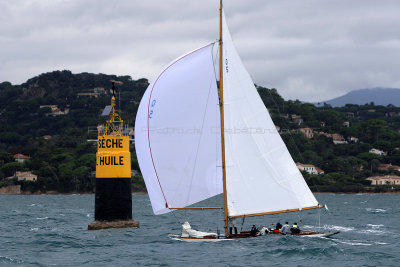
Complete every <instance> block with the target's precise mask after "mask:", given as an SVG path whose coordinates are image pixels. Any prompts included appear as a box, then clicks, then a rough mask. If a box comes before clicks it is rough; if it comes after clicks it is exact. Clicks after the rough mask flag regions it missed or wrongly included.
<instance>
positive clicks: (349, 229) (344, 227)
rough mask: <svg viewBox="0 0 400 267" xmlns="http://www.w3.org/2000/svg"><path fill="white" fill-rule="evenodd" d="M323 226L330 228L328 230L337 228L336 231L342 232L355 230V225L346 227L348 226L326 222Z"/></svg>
mask: <svg viewBox="0 0 400 267" xmlns="http://www.w3.org/2000/svg"><path fill="white" fill-rule="evenodd" d="M321 228H324V229H328V230H336V231H340V232H349V231H354V227H351V226H348V227H346V226H339V225H327V224H325V225H324V226H323V227H321Z"/></svg>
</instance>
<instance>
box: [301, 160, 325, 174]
mask: <svg viewBox="0 0 400 267" xmlns="http://www.w3.org/2000/svg"><path fill="white" fill-rule="evenodd" d="M296 166H297V168H298V169H299V170H300V171H306V172H308V173H309V174H318V175H319V174H324V173H325V172H324V171H323V170H321V169H320V168H318V167H315V166H314V165H312V164H302V163H296Z"/></svg>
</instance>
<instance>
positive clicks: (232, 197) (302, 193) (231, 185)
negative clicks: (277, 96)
mask: <svg viewBox="0 0 400 267" xmlns="http://www.w3.org/2000/svg"><path fill="white" fill-rule="evenodd" d="M222 27H223V48H224V49H223V64H224V66H223V79H224V110H225V113H224V120H225V147H226V151H225V155H226V170H227V171H226V176H227V178H226V179H227V200H228V215H229V216H243V215H249V216H251V215H252V214H253V215H255V214H263V213H267V212H273V211H283V210H288V209H302V208H306V207H311V206H316V205H317V204H318V203H317V201H316V199H315V197H314V196H313V194H312V193H311V191H310V189H309V188H308V186H307V184H306V182H305V181H304V178H303V177H302V175H301V173H300V171H299V170H298V169H297V167H296V165H295V163H294V162H293V160H292V158H291V156H290V154H289V152H288V150H287V148H286V146H285V144H284V143H283V141H282V139H281V137H280V135H279V133H278V132H277V130H276V128H275V126H274V123H273V122H272V120H271V117H270V115H269V113H268V111H267V109H266V108H265V106H264V104H263V102H262V100H261V98H260V96H259V95H258V92H257V90H256V88H255V87H254V83H253V81H252V80H251V78H250V75H249V74H248V73H247V71H246V69H245V68H244V66H243V63H242V61H241V60H240V58H239V55H238V54H237V52H236V49H235V47H234V46H233V43H232V39H231V36H230V34H229V30H228V27H227V24H226V21H225V16H224V17H223V25H222Z"/></svg>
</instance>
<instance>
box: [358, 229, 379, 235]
mask: <svg viewBox="0 0 400 267" xmlns="http://www.w3.org/2000/svg"><path fill="white" fill-rule="evenodd" d="M359 232H360V233H363V234H376V235H382V234H384V233H386V232H385V231H382V230H376V229H367V230H360V231H359Z"/></svg>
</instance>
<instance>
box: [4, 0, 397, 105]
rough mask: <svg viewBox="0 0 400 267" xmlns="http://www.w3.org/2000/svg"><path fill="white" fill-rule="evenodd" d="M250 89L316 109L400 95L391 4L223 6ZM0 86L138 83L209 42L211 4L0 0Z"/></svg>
mask: <svg viewBox="0 0 400 267" xmlns="http://www.w3.org/2000/svg"><path fill="white" fill-rule="evenodd" d="M224 5H225V13H226V16H227V21H228V24H229V27H230V31H231V34H232V36H233V39H234V41H235V44H236V47H237V49H238V52H239V54H240V55H241V57H242V59H243V62H244V64H245V65H246V67H247V68H248V71H249V73H250V75H251V76H252V77H253V79H254V81H255V83H257V84H259V85H262V86H266V87H275V88H277V89H278V90H279V92H280V93H281V94H282V95H283V96H284V97H285V98H290V99H296V98H298V99H301V100H308V101H322V100H326V99H329V98H332V97H335V96H338V95H341V94H344V93H346V92H348V91H350V90H352V89H358V88H365V87H377V86H383V87H400V78H399V77H400V75H399V69H400V68H399V64H400V63H399V62H400V53H399V51H400V33H399V31H398V29H399V28H400V20H399V19H398V14H399V13H400V5H399V4H398V2H397V1H386V0H383V1H372V0H354V1H344V0H337V1H333V0H331V1H330V0H328V1H318V0H301V1H290V0H281V1H265V0H250V1H241V0H230V1H225V4H224ZM0 8H1V10H3V13H2V16H1V17H0V46H1V49H0V62H1V64H0V81H5V80H8V81H11V82H13V83H21V82H24V81H25V80H26V79H28V78H30V77H32V76H34V75H37V74H39V73H41V72H47V71H52V70H55V69H70V70H72V71H73V72H82V71H87V72H95V73H96V72H103V73H115V74H124V75H131V76H132V77H133V78H141V77H146V78H149V79H150V80H151V79H153V78H154V77H155V75H156V74H157V73H158V72H159V71H160V70H161V69H162V68H163V66H164V65H165V64H167V63H169V62H170V61H171V60H173V59H174V58H176V57H178V56H180V55H181V54H184V53H186V52H188V51H190V50H193V49H195V48H197V47H199V46H202V45H205V44H207V43H209V42H212V41H214V40H216V39H217V38H218V1H215V0H205V1H185V0H168V1H165V0H164V1H162V0H153V1H138V0H137V1H129V0H125V1H123V0H121V1H106V0H88V1H77V0H75V1H63V0H52V1H43V0H21V1H0Z"/></svg>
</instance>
